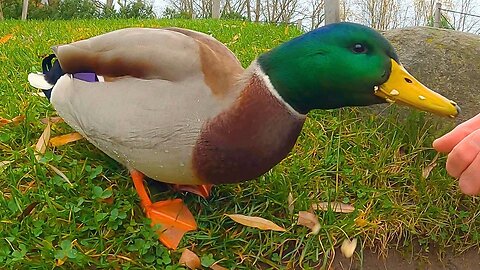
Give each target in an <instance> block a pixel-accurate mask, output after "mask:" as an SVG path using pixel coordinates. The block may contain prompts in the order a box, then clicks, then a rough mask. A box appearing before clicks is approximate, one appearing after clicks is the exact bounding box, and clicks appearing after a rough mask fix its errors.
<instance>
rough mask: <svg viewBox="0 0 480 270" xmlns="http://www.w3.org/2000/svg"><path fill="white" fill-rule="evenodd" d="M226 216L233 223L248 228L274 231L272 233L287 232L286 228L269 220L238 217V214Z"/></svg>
mask: <svg viewBox="0 0 480 270" xmlns="http://www.w3.org/2000/svg"><path fill="white" fill-rule="evenodd" d="M226 216H227V217H229V218H231V219H233V221H235V222H237V223H240V224H242V225H245V226H248V227H254V228H258V229H260V230H272V231H279V232H284V231H286V230H285V229H284V228H282V227H280V226H278V225H277V224H275V223H273V222H271V221H270V220H267V219H264V218H261V217H252V216H244V215H238V214H232V215H227V214H226Z"/></svg>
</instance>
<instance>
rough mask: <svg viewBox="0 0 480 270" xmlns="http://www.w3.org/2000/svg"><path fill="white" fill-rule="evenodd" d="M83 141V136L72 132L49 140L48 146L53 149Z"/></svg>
mask: <svg viewBox="0 0 480 270" xmlns="http://www.w3.org/2000/svg"><path fill="white" fill-rule="evenodd" d="M81 139H83V136H82V135H80V133H78V132H73V133H69V134H65V135H60V136H56V137H53V138H51V139H50V145H51V146H54V147H58V146H62V145H65V144H67V143H71V142H75V141H78V140H81Z"/></svg>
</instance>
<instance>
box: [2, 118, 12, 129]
mask: <svg viewBox="0 0 480 270" xmlns="http://www.w3.org/2000/svg"><path fill="white" fill-rule="evenodd" d="M11 122H12V120H10V119H6V118H3V117H0V127H3V126H6V125H8V124H10V123H11Z"/></svg>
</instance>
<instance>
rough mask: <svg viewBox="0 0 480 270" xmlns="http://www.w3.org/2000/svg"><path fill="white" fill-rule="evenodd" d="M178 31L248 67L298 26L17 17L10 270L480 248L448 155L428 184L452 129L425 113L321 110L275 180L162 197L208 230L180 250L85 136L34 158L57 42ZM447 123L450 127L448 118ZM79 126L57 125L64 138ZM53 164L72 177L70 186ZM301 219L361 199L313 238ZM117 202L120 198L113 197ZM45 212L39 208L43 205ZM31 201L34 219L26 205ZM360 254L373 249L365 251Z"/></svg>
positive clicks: (232, 264)
mask: <svg viewBox="0 0 480 270" xmlns="http://www.w3.org/2000/svg"><path fill="white" fill-rule="evenodd" d="M165 25H174V26H180V27H187V28H191V29H195V30H200V31H203V32H206V33H211V34H212V35H213V36H215V37H216V38H217V39H219V40H220V41H222V42H224V43H225V44H227V46H228V47H229V48H230V49H231V50H232V51H233V52H234V53H235V54H236V55H238V57H239V59H240V60H241V62H242V64H243V65H244V66H247V65H248V64H249V63H250V62H251V61H252V60H253V59H254V58H255V57H256V56H257V55H258V54H260V53H262V52H264V51H266V50H267V49H269V48H271V47H273V46H275V45H277V44H279V43H280V42H283V41H286V40H288V39H290V38H292V37H294V36H296V35H298V34H300V33H299V32H298V31H297V30H295V29H294V28H288V29H286V28H284V27H274V26H268V25H254V24H249V23H247V24H245V23H241V22H229V21H209V20H207V21H204V20H197V21H188V20H185V21H177V20H175V21H165V20H160V21H158V20H157V21H154V20H152V21H134V20H130V21H125V20H121V21H114V20H110V21H98V20H91V21H55V22H48V21H45V22H18V21H6V22H2V25H0V38H1V37H3V36H5V35H7V34H13V38H12V39H11V40H9V41H8V42H6V43H4V44H0V74H1V79H0V117H4V118H9V119H10V118H12V117H15V116H17V115H21V114H22V115H25V116H26V119H25V121H24V122H22V123H21V124H19V125H7V126H4V127H2V128H0V151H1V152H0V162H1V161H11V162H12V163H10V164H8V165H6V166H2V168H0V179H1V180H0V194H1V196H0V268H2V267H3V268H5V269H31V268H40V269H52V268H54V266H55V263H56V262H58V259H61V260H63V261H64V264H63V265H62V266H61V267H60V268H65V269H68V268H73V269H86V268H108V269H110V268H118V269H119V268H132V269H134V268H150V269H153V268H156V269H181V268H179V267H177V266H176V263H177V262H178V259H179V257H180V254H181V252H182V249H183V248H190V249H191V250H193V251H194V252H196V253H197V254H198V255H199V256H200V257H201V258H202V263H203V264H204V265H209V264H211V263H212V262H214V261H220V264H221V265H223V266H225V267H227V268H231V269H252V268H260V267H262V268H269V267H270V268H273V269H277V268H278V269H284V268H288V269H291V268H295V267H303V268H306V269H311V268H314V267H316V266H317V268H318V267H321V266H323V267H326V266H327V265H328V263H329V260H330V259H331V258H332V257H333V249H332V247H334V246H338V245H339V244H340V243H341V241H342V240H343V239H345V238H346V237H357V238H359V240H360V242H361V243H362V244H361V246H362V247H369V246H370V247H374V248H376V249H378V250H383V249H385V248H387V247H392V246H393V247H398V248H400V249H402V250H405V251H408V250H410V249H411V247H412V245H414V243H419V244H420V245H421V247H423V248H424V249H425V250H428V248H429V246H430V245H431V244H435V245H437V246H439V247H440V248H441V249H444V248H448V247H454V248H455V249H456V250H458V251H461V250H464V249H467V248H469V247H472V246H476V247H478V246H479V241H480V219H478V215H479V214H480V203H479V201H478V199H476V198H471V197H467V196H463V195H461V194H460V192H459V191H458V190H457V185H456V182H455V180H454V179H451V178H450V177H448V176H447V174H446V172H445V170H444V163H445V157H444V156H443V155H442V156H440V158H439V160H438V161H437V162H438V166H436V167H435V168H434V169H433V171H432V173H431V174H430V176H429V177H428V179H423V178H422V168H424V167H425V166H427V165H428V163H429V162H430V161H431V160H432V159H434V157H435V155H436V153H435V152H434V151H433V150H432V149H431V147H430V145H431V142H432V141H433V139H434V138H435V137H437V136H439V135H441V134H443V133H444V132H445V131H446V130H448V128H449V127H451V125H452V123H451V122H449V120H444V119H433V120H432V119H431V118H428V117H425V114H423V113H418V112H414V113H409V114H408V115H407V116H406V117H403V116H399V114H398V113H397V112H396V111H395V110H387V111H386V112H385V113H384V114H386V116H385V117H384V116H378V115H377V113H375V112H373V111H369V110H359V109H343V110H335V111H318V112H314V113H311V115H310V118H309V120H308V121H307V123H306V126H305V128H304V130H303V132H302V135H301V137H300V139H299V141H298V143H297V145H296V146H295V149H294V150H293V151H292V153H291V154H290V156H289V157H288V158H286V159H285V160H284V161H283V162H282V163H281V164H279V165H278V166H276V167H275V168H274V169H272V170H271V171H270V172H268V173H267V174H266V175H264V176H262V177H260V178H259V179H257V180H255V181H250V182H247V183H243V184H239V185H225V186H219V187H215V188H214V191H213V195H212V197H211V198H209V199H208V200H204V199H201V198H198V197H196V196H194V195H190V194H189V195H182V194H176V193H174V192H173V191H168V190H167V191H162V192H158V193H157V194H156V195H155V198H156V199H166V198H171V197H180V198H183V199H184V200H185V202H186V203H187V205H188V206H189V208H190V209H191V211H192V212H193V213H196V214H197V215H196V216H197V222H198V225H199V229H198V231H196V232H192V233H189V234H187V235H186V237H185V238H184V240H182V243H181V245H180V249H179V250H177V251H168V250H167V249H165V248H164V247H163V246H162V245H161V244H160V243H159V242H158V241H157V240H156V236H155V234H154V233H153V231H152V229H151V228H150V226H149V221H148V220H147V219H145V218H144V215H143V213H142V210H141V208H140V206H139V202H138V198H137V195H136V193H135V191H134V189H133V185H132V183H131V180H130V178H129V176H128V173H127V171H126V170H125V169H124V168H122V167H121V166H120V165H119V164H117V163H116V162H114V161H113V160H111V159H110V158H108V157H107V156H105V155H104V154H102V153H101V152H100V151H99V150H97V149H96V148H95V147H93V146H92V145H90V144H89V143H87V142H84V141H83V142H77V143H73V144H69V145H66V146H63V147H60V148H58V149H52V148H50V149H48V150H47V153H46V154H45V155H44V157H43V158H42V159H41V160H40V162H37V161H36V159H35V156H34V151H33V149H34V147H33V145H34V144H35V143H36V141H37V140H38V138H39V137H40V135H41V133H42V130H43V128H44V125H43V124H41V123H40V119H41V118H44V117H47V116H53V115H55V112H54V110H53V109H52V107H51V106H50V105H49V104H48V102H47V101H46V100H45V99H42V98H39V97H36V96H33V95H32V93H34V92H36V91H37V90H36V89H33V88H31V87H30V86H29V85H28V83H27V80H26V77H27V74H28V73H29V72H31V71H38V70H39V69H40V66H39V64H40V60H41V58H42V56H44V55H46V54H48V53H50V51H49V47H50V46H51V45H53V44H59V43H66V42H71V41H74V40H78V39H82V38H87V37H90V36H94V35H96V34H100V33H103V32H107V31H110V30H113V29H117V28H122V27H127V26H165ZM439 120H441V121H446V122H447V124H446V125H445V124H440V121H439ZM71 131H72V130H71V129H70V128H69V127H68V126H66V125H64V124H59V125H54V126H53V131H52V132H53V135H60V134H65V133H68V132H71ZM47 164H49V165H53V166H55V167H57V168H59V169H60V170H61V171H62V172H64V173H65V175H66V176H67V177H68V178H69V180H70V182H71V183H72V185H70V184H68V183H67V182H66V181H65V180H63V179H62V178H61V177H60V176H58V175H57V174H56V173H55V172H54V171H52V170H51V169H50V167H49V166H47ZM289 193H291V194H292V195H293V197H294V199H295V203H294V206H295V211H294V212H295V213H298V211H300V210H308V209H309V208H310V205H311V204H312V203H317V202H324V201H340V202H344V203H349V204H352V205H354V206H355V207H356V209H357V210H356V211H355V212H353V213H349V214H341V213H333V212H332V211H327V212H316V214H317V215H318V216H319V219H320V222H321V224H322V228H321V230H320V233H319V234H318V235H316V236H312V235H310V236H308V233H309V231H308V229H307V228H304V227H300V226H297V225H295V224H296V216H295V214H294V215H291V214H289V210H288V204H287V197H288V194H289ZM110 195H112V196H113V198H114V200H113V203H107V202H105V200H104V199H105V198H108V197H110ZM33 206H34V207H33ZM29 207H30V208H31V207H33V208H34V209H33V211H31V212H30V213H28V214H27V213H24V215H22V212H24V210H25V209H27V208H29ZM225 213H229V214H231V213H239V214H245V215H257V216H262V217H264V218H267V219H270V220H272V221H274V222H276V223H277V224H279V225H282V226H284V227H285V228H287V232H285V233H279V232H266V231H259V230H257V229H252V228H247V227H243V226H241V225H237V224H235V223H234V222H233V221H231V220H230V219H229V218H227V217H225V216H224V214H225ZM357 252H358V254H357V256H360V255H361V252H362V249H361V248H357Z"/></svg>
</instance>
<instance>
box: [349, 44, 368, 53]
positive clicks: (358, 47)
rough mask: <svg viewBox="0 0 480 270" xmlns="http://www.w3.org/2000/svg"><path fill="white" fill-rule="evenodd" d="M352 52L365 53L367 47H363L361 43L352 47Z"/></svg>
mask: <svg viewBox="0 0 480 270" xmlns="http://www.w3.org/2000/svg"><path fill="white" fill-rule="evenodd" d="M352 51H353V52H354V53H366V52H367V47H365V45H363V44H362V43H357V44H355V45H353V48H352Z"/></svg>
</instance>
